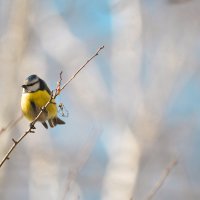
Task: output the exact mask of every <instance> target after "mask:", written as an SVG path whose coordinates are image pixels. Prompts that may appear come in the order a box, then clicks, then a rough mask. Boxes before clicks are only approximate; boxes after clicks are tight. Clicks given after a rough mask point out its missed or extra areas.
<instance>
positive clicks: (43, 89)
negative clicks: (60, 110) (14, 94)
mask: <svg viewBox="0 0 200 200" xmlns="http://www.w3.org/2000/svg"><path fill="white" fill-rule="evenodd" d="M22 87H23V92H22V98H21V109H22V112H23V114H24V116H25V117H26V118H27V119H28V120H29V121H33V120H34V119H35V118H36V116H37V115H38V113H39V112H40V111H41V108H42V107H43V106H45V104H46V103H47V102H48V101H49V99H50V98H51V92H50V90H49V88H48V86H47V84H46V83H45V82H44V81H43V80H42V79H40V78H39V77H38V76H37V75H31V76H29V77H28V78H27V79H26V80H25V84H24V85H22ZM38 121H40V122H41V123H42V124H43V126H44V127H45V128H48V126H47V123H46V121H48V122H49V125H50V126H51V127H54V126H56V125H57V124H65V122H64V121H62V120H61V119H60V118H58V117H57V106H56V102H55V101H53V102H52V103H50V104H49V105H48V106H47V108H46V109H45V110H44V111H43V113H42V114H41V116H40V117H39V118H38Z"/></svg>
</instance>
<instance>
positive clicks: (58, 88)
mask: <svg viewBox="0 0 200 200" xmlns="http://www.w3.org/2000/svg"><path fill="white" fill-rule="evenodd" d="M103 48H104V46H102V47H100V48H99V49H98V51H97V52H96V53H95V54H94V55H93V56H92V57H91V58H90V59H89V60H87V61H86V63H85V64H84V65H82V66H81V67H80V68H79V69H78V70H77V71H76V73H75V74H74V75H73V76H72V77H71V78H70V79H69V80H68V81H67V82H66V83H65V84H64V85H63V86H62V87H61V88H60V85H61V81H62V72H61V73H60V80H59V82H58V83H57V88H56V90H55V92H54V93H53V91H52V94H51V98H50V99H49V101H48V102H47V103H46V104H45V105H44V106H43V107H42V108H41V111H40V112H39V114H38V115H37V117H36V118H35V119H34V120H33V121H32V122H31V123H30V127H29V129H28V130H27V131H26V132H25V133H24V134H23V135H22V136H21V137H20V138H19V139H18V140H15V139H12V141H13V145H12V146H11V148H10V149H9V151H8V152H7V153H6V155H5V156H4V158H3V159H2V161H1V163H0V168H1V167H2V165H3V164H4V163H5V161H6V160H8V159H9V156H10V154H11V153H12V151H13V150H14V149H15V147H16V146H17V145H18V144H19V143H20V142H21V141H22V140H23V139H24V138H25V137H26V136H27V135H28V134H29V133H34V129H36V128H35V123H36V122H37V120H38V119H39V117H40V116H41V115H42V113H43V112H44V111H45V109H46V108H47V106H48V105H49V104H50V103H54V102H53V100H54V99H56V97H57V96H58V95H59V94H60V92H61V91H62V90H63V89H64V88H65V87H66V86H67V85H68V84H69V83H70V82H71V81H72V80H73V79H74V78H75V77H76V75H77V74H78V73H79V72H80V71H81V70H82V69H83V68H84V67H85V66H86V65H87V64H88V63H89V62H90V61H91V60H92V59H93V58H95V57H96V56H97V55H98V54H99V52H100V51H101V50H102V49H103Z"/></svg>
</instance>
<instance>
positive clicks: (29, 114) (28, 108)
mask: <svg viewBox="0 0 200 200" xmlns="http://www.w3.org/2000/svg"><path fill="white" fill-rule="evenodd" d="M50 98H51V97H50V95H49V93H48V92H47V91H45V90H38V91H36V92H32V93H23V94H22V98H21V108H22V112H23V114H24V116H25V117H26V118H27V119H28V120H30V121H33V120H34V119H35V117H36V115H37V114H38V113H39V112H40V110H41V108H42V107H43V106H45V104H46V103H47V102H48V101H49V99H50ZM31 102H32V103H34V104H35V108H36V110H37V112H35V111H34V108H33V104H31ZM46 110H47V114H46V115H43V116H42V118H41V119H40V120H39V121H45V120H48V119H51V118H54V117H55V116H56V115H57V107H56V103H55V102H54V103H50V104H49V105H48V106H47V108H46ZM44 116H45V117H44Z"/></svg>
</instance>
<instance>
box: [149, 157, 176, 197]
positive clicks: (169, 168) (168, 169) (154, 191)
mask: <svg viewBox="0 0 200 200" xmlns="http://www.w3.org/2000/svg"><path fill="white" fill-rule="evenodd" d="M177 163H178V159H174V160H172V161H171V162H170V163H169V165H168V166H167V167H166V168H165V170H164V172H163V174H162V176H161V178H160V179H159V180H158V181H157V183H156V184H155V186H154V187H153V189H152V190H151V191H150V193H149V195H148V196H147V198H146V200H151V199H153V197H154V196H155V195H156V194H157V192H158V191H159V190H160V188H161V187H162V186H163V184H164V182H165V180H166V179H167V177H168V176H169V174H170V173H171V171H172V169H173V168H174V167H175V166H176V165H177Z"/></svg>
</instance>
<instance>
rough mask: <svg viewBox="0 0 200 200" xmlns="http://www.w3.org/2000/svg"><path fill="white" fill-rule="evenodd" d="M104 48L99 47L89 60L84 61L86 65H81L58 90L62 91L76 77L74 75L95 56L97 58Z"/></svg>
mask: <svg viewBox="0 0 200 200" xmlns="http://www.w3.org/2000/svg"><path fill="white" fill-rule="evenodd" d="M103 48H104V46H102V47H100V48H99V49H98V51H97V52H96V53H95V54H94V55H93V56H92V57H91V58H90V59H89V60H87V61H86V63H85V64H84V65H83V66H81V67H80V68H79V69H78V70H77V72H76V73H75V74H74V75H73V76H72V77H71V78H70V79H69V80H68V81H67V82H66V83H65V84H64V85H63V86H62V87H61V88H60V90H61V91H62V90H63V89H64V88H65V87H66V86H67V85H68V84H69V83H70V82H71V81H72V80H73V79H74V78H75V77H76V75H77V74H78V73H79V72H80V71H81V70H82V69H83V68H84V67H85V66H86V65H87V64H88V63H89V62H90V61H91V60H92V59H93V58H95V57H96V56H98V55H99V52H100V51H101V50H102V49H103Z"/></svg>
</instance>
